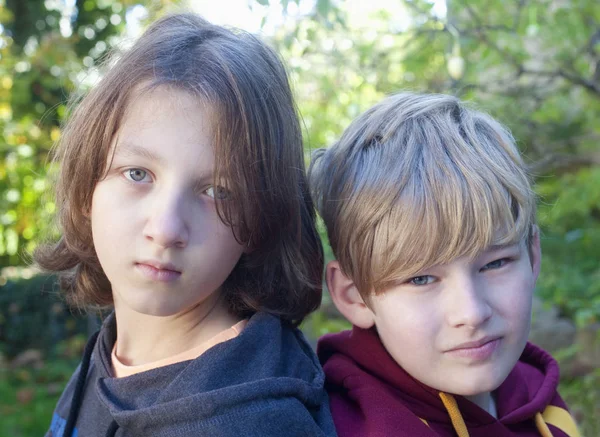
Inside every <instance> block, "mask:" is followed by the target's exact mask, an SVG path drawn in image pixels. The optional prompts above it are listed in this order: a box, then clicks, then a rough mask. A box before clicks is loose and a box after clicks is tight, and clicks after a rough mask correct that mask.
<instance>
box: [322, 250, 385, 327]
mask: <svg viewBox="0 0 600 437" xmlns="http://www.w3.org/2000/svg"><path fill="white" fill-rule="evenodd" d="M325 279H326V281H327V288H328V289H329V294H331V300H333V303H334V305H335V306H336V308H337V309H338V310H339V312H340V313H342V314H343V315H344V317H346V319H348V320H349V321H350V323H352V324H353V325H355V326H358V327H359V328H363V329H369V328H370V327H372V326H373V325H374V324H375V321H374V318H373V312H372V311H371V309H370V308H369V307H368V306H367V305H366V304H365V302H364V300H363V298H362V296H361V295H360V293H359V292H358V289H357V288H356V286H355V285H354V282H352V279H350V278H348V277H347V276H346V275H345V274H344V273H343V272H342V269H341V268H340V263H339V262H337V261H331V262H329V263H328V264H327V268H326V273H325Z"/></svg>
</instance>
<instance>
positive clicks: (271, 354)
mask: <svg viewBox="0 0 600 437" xmlns="http://www.w3.org/2000/svg"><path fill="white" fill-rule="evenodd" d="M115 338H116V324H115V320H114V315H111V316H110V317H109V318H108V319H107V320H106V321H105V323H104V327H103V329H102V330H101V334H100V337H99V338H98V341H97V342H96V347H95V349H94V352H93V360H94V361H95V362H96V363H97V364H98V370H99V373H100V377H99V378H98V379H97V380H96V392H97V393H98V397H99V398H100V400H101V401H102V402H103V403H104V404H105V405H106V407H107V408H108V410H109V411H110V414H111V415H112V417H113V419H114V421H115V422H116V423H117V425H118V427H119V428H126V429H127V430H128V431H129V432H131V433H132V434H133V435H161V436H163V435H164V436H167V435H168V436H175V435H190V433H193V432H194V431H199V430H202V433H201V434H202V435H234V434H235V433H236V432H238V431H239V434H238V435H241V434H245V435H259V434H256V433H252V426H253V425H252V422H251V420H250V417H248V419H247V420H246V419H244V418H245V417H246V416H249V415H250V414H251V413H253V412H254V413H256V412H258V411H260V410H261V409H266V408H270V409H274V410H275V411H273V413H272V414H270V415H269V417H270V418H272V419H273V420H274V421H277V420H278V415H281V416H282V418H281V420H279V423H288V424H289V420H291V419H293V418H294V415H295V414H305V413H306V410H308V411H309V412H310V413H311V415H312V416H313V418H314V419H315V423H316V422H319V421H321V422H322V423H321V425H322V427H323V428H325V429H328V428H330V429H331V431H330V432H324V433H321V429H320V428H319V426H317V424H315V425H314V427H315V431H314V432H315V434H312V435H333V423H332V422H331V418H330V416H329V409H328V403H327V396H326V394H325V392H324V390H323V384H324V374H323V371H322V370H321V367H320V365H319V362H318V360H317V358H316V355H315V354H314V352H313V351H312V349H311V348H310V346H309V345H308V343H307V342H306V340H305V339H304V337H303V336H302V334H301V333H300V331H299V330H297V329H294V328H291V327H289V326H287V325H285V324H284V322H282V321H281V320H280V319H279V318H277V317H275V316H272V315H268V314H265V313H257V314H255V315H254V316H253V317H252V318H250V320H249V321H248V324H247V325H246V328H245V329H244V330H243V331H242V332H241V333H240V335H239V336H237V337H235V338H234V339H232V340H229V341H227V342H225V343H220V344H218V345H216V346H214V347H212V348H211V349H209V350H207V351H206V352H205V353H204V354H202V355H201V356H200V357H198V358H196V359H194V360H191V361H185V362H181V363H177V364H174V365H170V366H165V367H162V368H157V369H152V370H150V371H147V372H143V373H139V374H135V375H132V376H128V377H124V378H113V377H112V376H111V370H110V369H111V357H110V355H111V351H112V347H113V344H114V342H115ZM274 400H277V407H276V408H274V406H273V402H274ZM282 400H283V401H286V402H283V403H282V402H281V401H282ZM299 404H302V405H303V406H304V408H299V407H300V405H299ZM286 405H287V406H289V407H290V408H286ZM255 415H256V414H255ZM283 416H286V417H285V419H286V420H283V419H284V417H283ZM263 417H264V415H263ZM232 418H233V420H232ZM276 423H278V422H276ZM234 428H235V429H234ZM211 429H214V430H215V431H214V433H211V432H210V430H211ZM272 430H273V433H272V434H271V428H269V433H268V434H269V435H281V434H277V432H278V431H277V426H273V427H272ZM286 431H287V432H288V434H289V431H292V434H291V435H300V434H294V433H293V430H290V429H286ZM304 431H306V428H305V429H304ZM249 432H250V433H249ZM279 432H282V430H280V431H279Z"/></svg>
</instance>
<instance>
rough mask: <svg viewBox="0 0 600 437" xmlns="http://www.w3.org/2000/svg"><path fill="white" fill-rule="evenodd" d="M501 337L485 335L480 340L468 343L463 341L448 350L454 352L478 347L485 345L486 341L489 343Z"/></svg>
mask: <svg viewBox="0 0 600 437" xmlns="http://www.w3.org/2000/svg"><path fill="white" fill-rule="evenodd" d="M499 338H500V336H498V335H496V336H486V337H483V338H481V339H479V340H475V341H468V342H466V343H462V344H460V345H458V346H456V347H453V348H451V349H448V352H452V351H455V350H460V349H476V348H478V347H481V346H483V345H485V344H486V343H489V342H491V341H494V340H498V339H499Z"/></svg>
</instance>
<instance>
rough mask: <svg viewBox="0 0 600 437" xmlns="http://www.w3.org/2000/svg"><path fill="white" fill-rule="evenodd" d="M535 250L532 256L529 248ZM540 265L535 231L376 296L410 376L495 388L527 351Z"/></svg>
mask: <svg viewBox="0 0 600 437" xmlns="http://www.w3.org/2000/svg"><path fill="white" fill-rule="evenodd" d="M530 252H531V256H530V255H529V253H530ZM539 267H540V246H539V238H538V236H537V233H536V235H535V237H534V238H533V242H532V247H531V251H529V250H528V248H527V246H526V244H525V243H524V242H523V243H521V244H516V245H514V246H509V247H504V248H498V249H493V250H488V251H486V252H484V253H481V254H480V255H479V256H477V257H476V258H475V259H466V258H459V259H456V260H455V261H454V262H452V263H450V264H447V265H442V266H436V267H432V268H430V269H428V270H425V271H422V272H420V274H419V276H418V277H413V278H407V279H405V280H402V281H400V283H398V284H397V285H395V286H394V287H392V288H390V289H388V290H386V291H385V292H384V293H383V294H381V295H379V296H373V297H372V299H371V301H370V303H369V304H370V307H371V309H370V310H369V311H371V313H372V315H371V317H372V321H373V322H374V324H375V325H376V327H377V331H378V333H379V336H380V337H381V340H382V342H383V344H384V345H385V347H386V349H387V351H388V352H389V353H390V355H391V356H392V357H393V358H394V359H395V361H396V362H397V363H398V364H399V365H400V366H401V367H402V368H403V369H404V370H406V371H407V372H408V373H409V374H410V375H411V376H413V377H414V378H416V379H417V380H419V381H421V382H422V383H424V384H426V385H428V386H430V387H432V388H435V389H437V390H440V391H444V392H448V393H452V394H458V395H463V396H475V395H478V394H481V393H485V392H491V391H493V390H495V389H496V388H498V387H499V386H500V384H501V383H502V382H503V381H504V380H505V378H506V377H507V376H508V374H509V373H510V371H511V370H512V369H513V367H514V365H515V364H516V362H517V360H518V359H519V356H520V355H521V353H522V351H523V348H524V347H525V343H526V341H527V337H528V335H529V328H530V322H531V301H532V293H533V290H534V286H535V282H536V279H537V276H538V273H539Z"/></svg>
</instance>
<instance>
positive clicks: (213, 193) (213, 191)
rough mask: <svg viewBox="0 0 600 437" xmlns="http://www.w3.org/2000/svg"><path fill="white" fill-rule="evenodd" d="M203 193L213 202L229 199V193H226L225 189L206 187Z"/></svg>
mask: <svg viewBox="0 0 600 437" xmlns="http://www.w3.org/2000/svg"><path fill="white" fill-rule="evenodd" d="M205 193H206V194H207V195H208V196H209V197H212V198H213V199H215V200H224V199H227V198H228V197H229V191H227V190H226V189H225V188H223V187H219V186H217V187H208V188H207V189H206V191H205Z"/></svg>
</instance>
